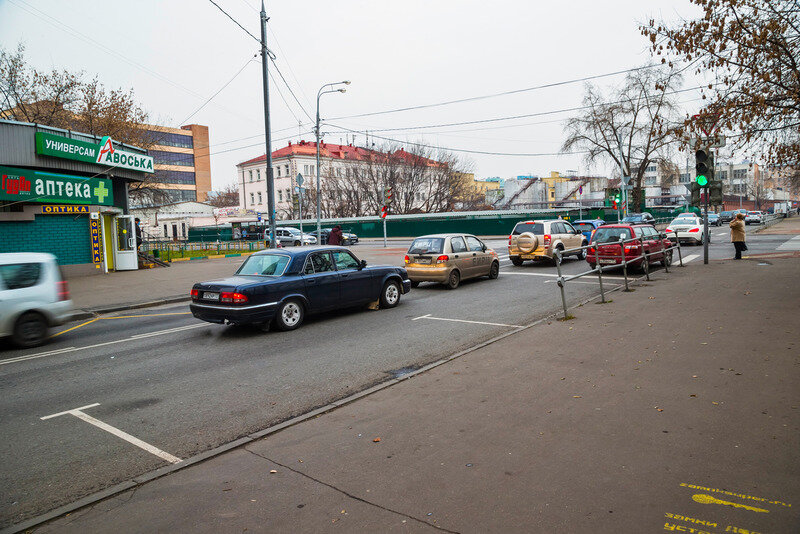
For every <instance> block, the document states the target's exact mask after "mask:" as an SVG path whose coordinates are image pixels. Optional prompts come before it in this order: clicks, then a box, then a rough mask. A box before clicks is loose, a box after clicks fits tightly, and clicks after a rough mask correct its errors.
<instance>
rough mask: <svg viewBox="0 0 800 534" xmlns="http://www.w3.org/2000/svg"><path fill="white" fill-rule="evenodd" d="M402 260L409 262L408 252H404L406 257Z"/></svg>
mask: <svg viewBox="0 0 800 534" xmlns="http://www.w3.org/2000/svg"><path fill="white" fill-rule="evenodd" d="M403 260H405V262H406V263H411V260H410V259H409V257H408V254H406V257H405V258H403Z"/></svg>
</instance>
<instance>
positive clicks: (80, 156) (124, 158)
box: [36, 132, 153, 172]
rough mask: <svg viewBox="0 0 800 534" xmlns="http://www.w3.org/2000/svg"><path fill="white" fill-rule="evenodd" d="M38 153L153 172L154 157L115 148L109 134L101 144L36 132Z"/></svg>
mask: <svg viewBox="0 0 800 534" xmlns="http://www.w3.org/2000/svg"><path fill="white" fill-rule="evenodd" d="M36 153H37V154H41V155H43V156H53V157H56V158H64V159H71V160H75V161H83V162H85V163H97V164H100V165H108V166H110V167H118V168H120V169H130V170H133V171H141V172H153V158H152V157H150V156H144V155H142V154H136V153H134V152H128V151H126V150H122V149H120V148H114V144H113V143H112V141H111V138H110V137H108V136H106V137H103V139H102V141H100V144H95V143H89V142H87V141H81V140H80V139H70V138H68V137H63V136H60V135H53V134H49V133H45V132H36Z"/></svg>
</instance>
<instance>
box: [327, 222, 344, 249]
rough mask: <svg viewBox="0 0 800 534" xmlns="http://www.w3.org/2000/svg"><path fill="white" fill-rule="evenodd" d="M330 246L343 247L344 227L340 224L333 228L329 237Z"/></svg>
mask: <svg viewBox="0 0 800 534" xmlns="http://www.w3.org/2000/svg"><path fill="white" fill-rule="evenodd" d="M328 244H329V245H341V244H342V227H341V226H339V225H338V224H337V225H336V226H334V227H333V230H331V233H330V234H329V235H328Z"/></svg>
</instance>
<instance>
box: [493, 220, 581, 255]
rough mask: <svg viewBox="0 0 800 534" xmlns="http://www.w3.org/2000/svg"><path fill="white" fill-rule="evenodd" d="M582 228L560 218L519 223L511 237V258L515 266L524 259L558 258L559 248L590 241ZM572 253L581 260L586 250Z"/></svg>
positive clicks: (576, 245) (509, 249)
mask: <svg viewBox="0 0 800 534" xmlns="http://www.w3.org/2000/svg"><path fill="white" fill-rule="evenodd" d="M588 242H589V240H588V239H586V237H584V235H583V234H582V233H581V231H580V230H576V229H575V228H573V226H572V225H571V224H570V223H568V222H567V221H563V220H561V219H553V220H536V221H525V222H520V223H517V224H516V226H514V230H512V231H511V235H510V236H508V257H509V259H510V260H511V263H513V264H514V265H517V266H519V265H522V263H523V262H524V261H525V260H542V259H549V260H555V253H556V250H559V249H560V250H570V249H575V248H578V247H582V246H584V245H586V244H588ZM570 254H572V255H575V256H577V257H578V259H580V260H582V259H584V258H585V257H586V249H581V250H577V251H575V252H571V253H570Z"/></svg>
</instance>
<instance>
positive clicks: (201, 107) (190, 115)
mask: <svg viewBox="0 0 800 534" xmlns="http://www.w3.org/2000/svg"><path fill="white" fill-rule="evenodd" d="M257 56H258V54H257V53H256V54H254V55H253V56H252V57H251V58H248V60H247V61H245V63H244V65H242V68H241V69H239V70H238V71H237V72H236V74H234V75H233V78H231V79H230V80H228V81H227V82H226V83H225V85H223V86H222V87H220V88H219V89H218V90H217V92H216V93H214V94H213V95H211V96H210V97H208V99H207V100H206V101H205V102H203V104H202V105H201V106H200V107H199V108H197V109H196V110H194V111H193V112H191V113H190V114H189V116H187V117H186V118H185V119H183V120H182V121H181V122H180V123H179V124H185V123H186V121H188V120H189V119H191V118H192V117H194V116H195V114H197V112H199V111H200V110H201V109H203V108H204V107H206V104H208V103H209V102H211V100H213V99H214V97H215V96H217V95H218V94H220V93H221V92H222V91H223V90H224V89H225V88H226V87H228V86H229V85H230V84H231V83H233V80H235V79H236V78H238V77H239V75H240V74H241V73H242V72H244V69H245V68H247V66H248V65H249V64H250V63H252V62H253V59H254V58H255V57H257Z"/></svg>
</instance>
